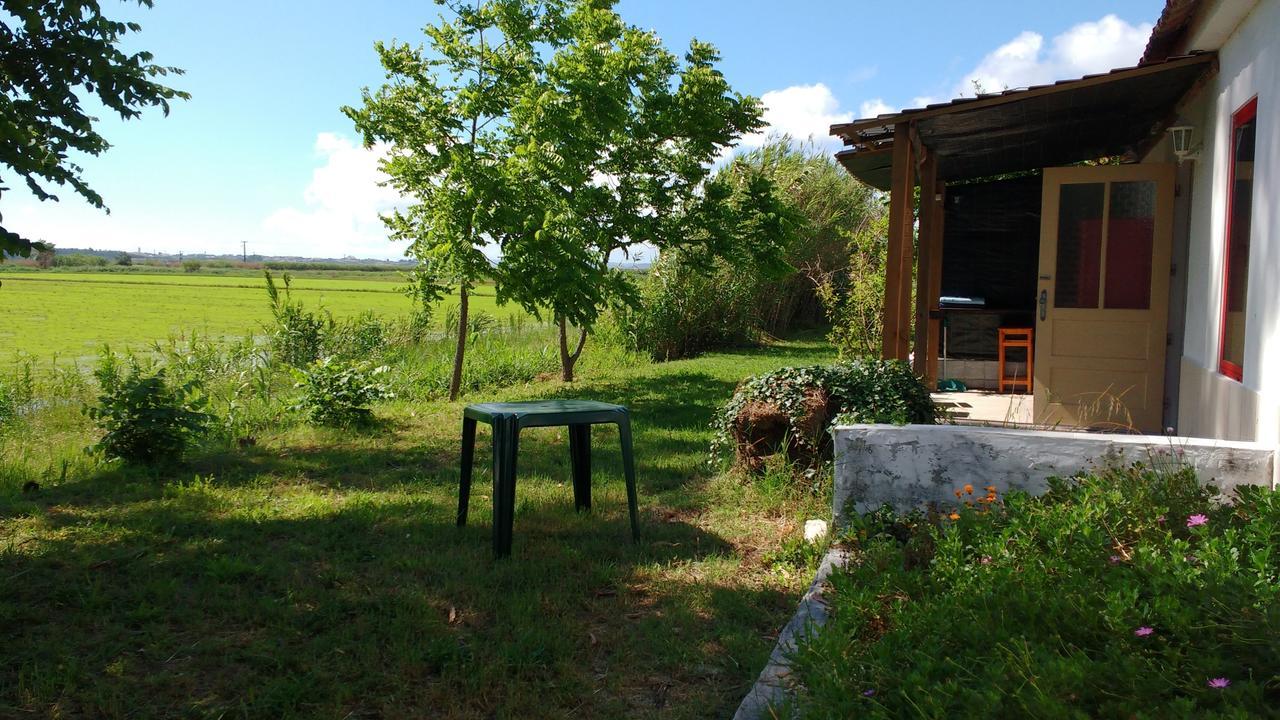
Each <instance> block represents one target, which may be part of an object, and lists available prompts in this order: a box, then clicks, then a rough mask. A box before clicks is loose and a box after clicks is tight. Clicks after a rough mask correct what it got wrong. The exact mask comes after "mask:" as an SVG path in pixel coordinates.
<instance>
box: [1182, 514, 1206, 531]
mask: <svg viewBox="0 0 1280 720" xmlns="http://www.w3.org/2000/svg"><path fill="white" fill-rule="evenodd" d="M1208 522H1209V517H1208V516H1207V515H1201V514H1200V513H1196V514H1195V515H1192V516H1190V517H1188V518H1187V527H1189V528H1193V527H1199V526H1201V525H1206V524H1208Z"/></svg>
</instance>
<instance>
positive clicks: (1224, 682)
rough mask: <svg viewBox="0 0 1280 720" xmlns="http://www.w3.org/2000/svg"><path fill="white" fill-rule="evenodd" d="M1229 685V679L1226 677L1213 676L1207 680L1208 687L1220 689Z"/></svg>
mask: <svg viewBox="0 0 1280 720" xmlns="http://www.w3.org/2000/svg"><path fill="white" fill-rule="evenodd" d="M1230 686H1231V680H1229V679H1228V678H1224V677H1223V678H1213V679H1212V680H1210V681H1209V687H1211V688H1213V689H1215V690H1222V689H1225V688H1228V687H1230Z"/></svg>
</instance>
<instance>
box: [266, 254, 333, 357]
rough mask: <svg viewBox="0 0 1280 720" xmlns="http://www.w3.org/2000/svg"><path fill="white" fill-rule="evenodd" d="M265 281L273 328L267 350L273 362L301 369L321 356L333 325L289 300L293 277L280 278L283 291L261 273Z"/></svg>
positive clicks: (326, 318)
mask: <svg viewBox="0 0 1280 720" xmlns="http://www.w3.org/2000/svg"><path fill="white" fill-rule="evenodd" d="M262 274H263V277H264V278H265V279H266V282H267V298H268V299H269V300H270V301H271V315H272V317H273V318H274V320H275V325H274V326H272V327H270V328H268V330H269V331H270V332H271V350H272V353H273V354H274V355H275V357H276V359H277V360H279V361H280V362H283V363H285V364H287V365H291V366H293V367H305V366H307V365H309V364H310V363H312V362H315V361H316V360H317V359H319V357H320V356H321V355H322V354H323V351H324V340H325V334H326V333H327V332H328V331H329V330H331V329H332V328H333V326H334V322H333V317H332V316H330V315H329V314H328V313H325V314H317V313H313V312H310V311H308V310H305V309H303V307H302V304H301V303H297V302H294V301H293V297H292V292H291V290H290V285H291V284H292V283H293V278H292V277H290V275H289V274H288V273H285V274H284V276H283V278H282V279H283V280H284V292H283V293H282V292H280V290H279V288H277V287H276V283H275V278H274V277H272V275H271V271H270V270H264V271H262Z"/></svg>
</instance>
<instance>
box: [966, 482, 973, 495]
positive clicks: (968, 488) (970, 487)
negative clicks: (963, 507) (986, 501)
mask: <svg viewBox="0 0 1280 720" xmlns="http://www.w3.org/2000/svg"><path fill="white" fill-rule="evenodd" d="M964 491H965V492H967V493H969V494H970V495H972V494H973V484H972V483H966V484H965V486H964Z"/></svg>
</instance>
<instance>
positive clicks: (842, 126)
mask: <svg viewBox="0 0 1280 720" xmlns="http://www.w3.org/2000/svg"><path fill="white" fill-rule="evenodd" d="M1216 60H1217V54H1216V53H1212V52H1205V53H1200V54H1198V55H1189V56H1187V57H1182V58H1177V59H1174V60H1167V61H1165V62H1159V63H1152V64H1151V65H1141V66H1139V67H1134V68H1125V69H1123V70H1112V71H1111V72H1109V73H1102V74H1099V75H1087V76H1085V77H1082V78H1080V79H1078V80H1064V81H1061V82H1057V83H1054V84H1052V85H1039V86H1036V87H1031V88H1027V89H1026V90H1008V91H1005V92H1003V93H998V94H992V95H983V96H981V97H978V98H972V99H971V98H961V99H959V100H953V101H951V102H950V103H947V104H945V105H942V106H940V107H935V108H925V109H919V110H911V111H907V112H900V113H898V114H897V115H891V116H889V117H886V118H866V119H863V120H854V121H853V122H848V123H836V124H834V125H832V126H831V128H830V131H831V134H832V135H835V136H837V137H841V138H848V137H852V136H854V134H855V133H858V132H863V131H866V130H871V129H878V128H883V127H888V126H890V125H894V126H895V127H902V126H905V125H906V124H907V123H908V122H919V121H920V120H924V119H927V118H931V117H937V116H939V115H947V114H950V113H957V112H969V111H970V110H981V109H983V108H989V107H993V106H995V105H1005V104H1007V103H1015V102H1019V101H1022V100H1028V99H1030V98H1034V97H1040V96H1041V95H1052V94H1054V93H1060V92H1068V91H1071V90H1077V89H1079V88H1083V87H1091V86H1093V85H1104V84H1106V83H1110V82H1115V81H1117V80H1127V79H1130V78H1135V77H1143V76H1145V75H1154V74H1156V73H1161V72H1165V71H1166V70H1176V69H1177V68H1181V67H1186V66H1188V65H1198V64H1200V63H1208V62H1216ZM894 134H895V135H896V134H897V132H896V131H895V133H894Z"/></svg>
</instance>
